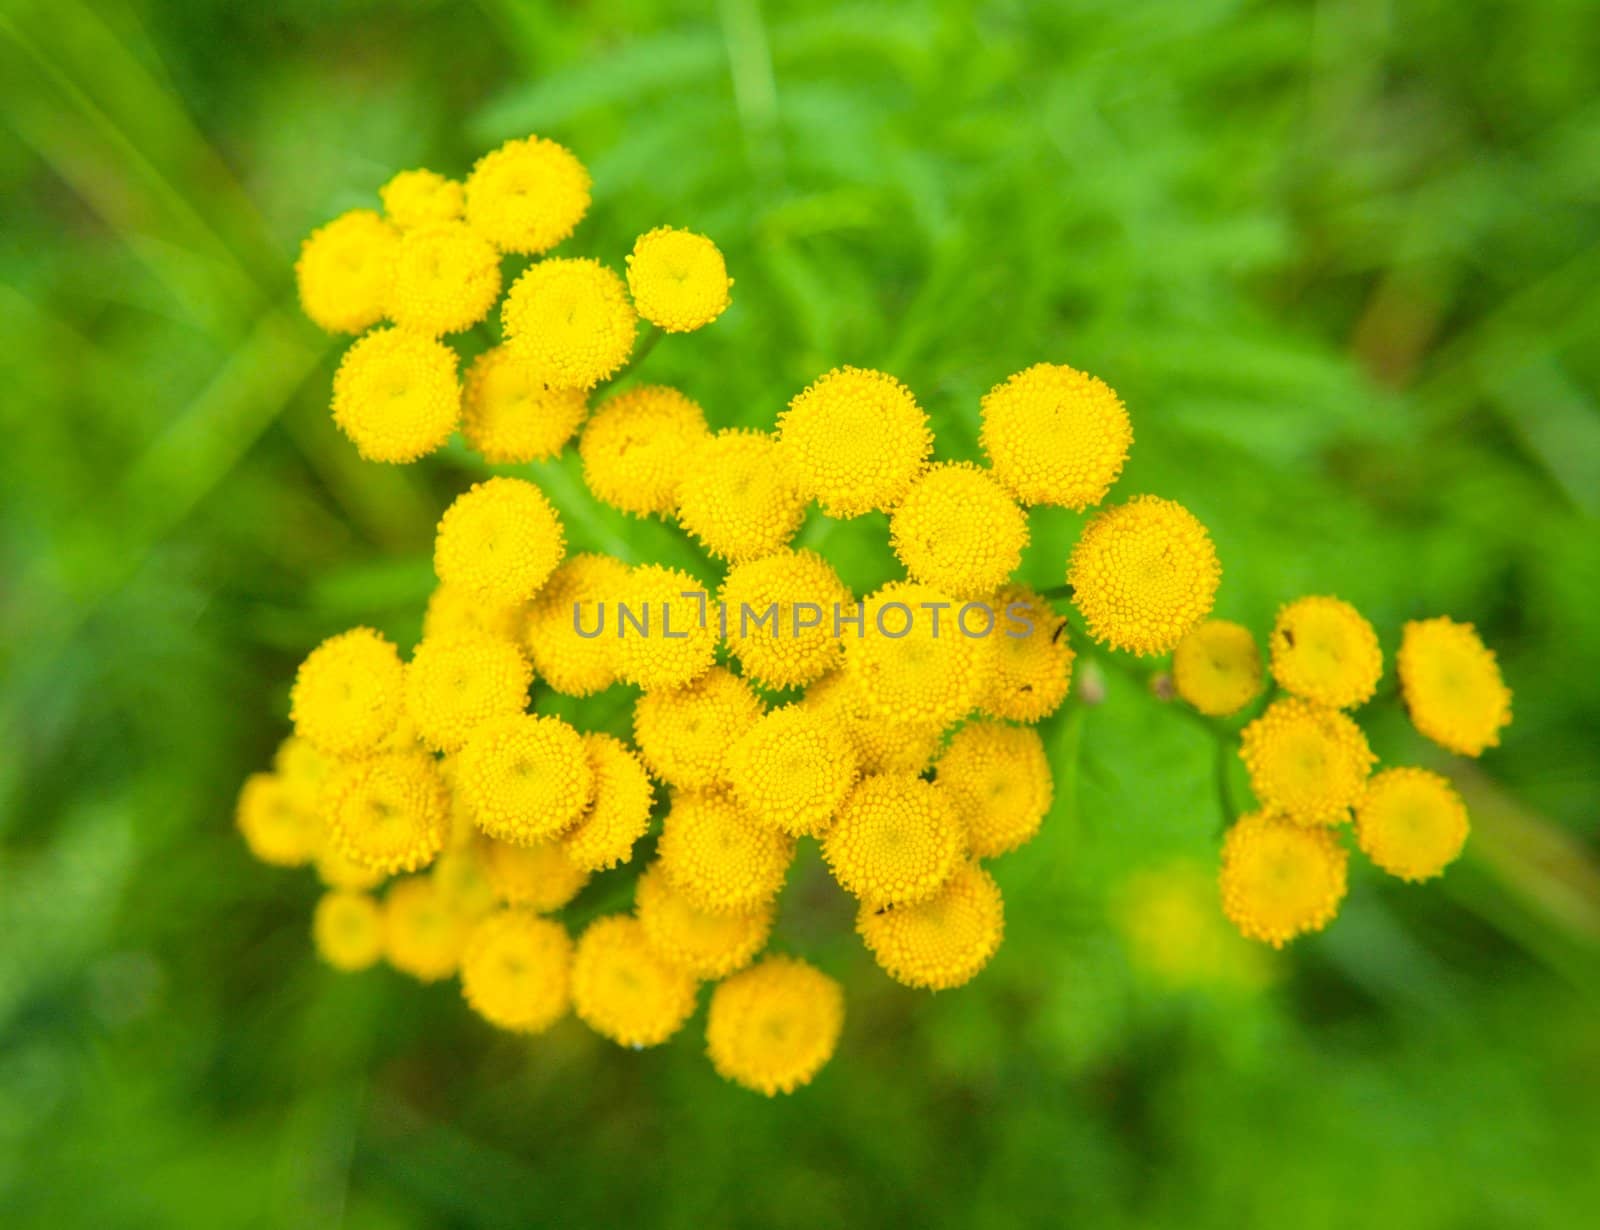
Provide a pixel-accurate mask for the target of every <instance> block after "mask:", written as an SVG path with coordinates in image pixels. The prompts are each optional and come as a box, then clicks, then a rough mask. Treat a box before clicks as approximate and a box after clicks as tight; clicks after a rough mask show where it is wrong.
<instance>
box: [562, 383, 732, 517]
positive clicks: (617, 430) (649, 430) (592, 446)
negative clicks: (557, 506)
mask: <svg viewBox="0 0 1600 1230" xmlns="http://www.w3.org/2000/svg"><path fill="white" fill-rule="evenodd" d="M709 435H710V432H709V430H708V429H707V427H706V416H705V411H703V410H702V409H700V407H699V406H698V405H696V404H695V403H694V402H692V401H690V400H689V399H688V398H687V397H685V396H684V395H683V394H682V393H680V392H678V390H677V389H669V388H667V387H666V386H664V385H659V384H647V385H643V386H641V387H639V388H633V389H629V390H628V391H627V392H625V393H617V394H614V395H613V396H611V397H608V398H607V399H606V400H605V401H603V402H601V403H600V405H599V406H598V407H597V408H596V410H595V412H594V414H593V415H592V416H591V417H590V419H589V424H588V426H587V427H585V428H584V429H583V436H582V438H580V439H579V441H578V455H579V456H580V457H582V458H583V481H584V482H585V483H586V484H587V485H588V487H589V490H590V492H591V493H592V494H593V495H594V497H595V499H597V500H599V501H601V503H604V504H609V505H611V507H612V508H615V509H619V510H620V511H622V512H625V513H632V514H633V515H634V516H636V517H646V516H649V515H651V514H652V513H656V514H659V515H661V516H663V517H665V516H668V515H670V514H672V513H674V512H676V511H677V510H678V484H679V482H680V481H682V479H683V475H684V470H685V469H686V467H687V465H688V460H689V454H690V453H692V452H693V451H694V449H695V447H696V446H697V445H699V444H700V443H701V442H702V441H704V440H705V439H707V438H708V437H709Z"/></svg>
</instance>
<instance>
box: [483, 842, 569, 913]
mask: <svg viewBox="0 0 1600 1230" xmlns="http://www.w3.org/2000/svg"><path fill="white" fill-rule="evenodd" d="M483 873H484V876H485V878H487V879H488V881H489V887H490V888H491V889H492V890H493V891H494V895H495V897H496V898H497V899H498V900H500V901H504V902H505V903H506V904H507V905H514V906H521V907H523V908H525V909H528V910H531V911H532V912H533V913H535V914H550V913H553V912H554V911H556V910H559V909H561V908H562V907H563V906H565V905H566V904H567V903H568V902H570V901H571V900H572V899H573V898H574V897H576V896H577V895H578V894H579V893H580V892H582V891H583V886H584V885H585V884H587V883H588V882H589V873H588V872H587V871H585V870H584V869H583V868H582V867H580V866H578V865H577V864H576V863H574V862H573V861H572V860H571V859H570V858H568V857H567V852H566V849H565V848H564V847H563V846H562V844H561V842H560V841H559V840H558V839H556V838H554V837H546V838H543V839H541V840H539V841H535V842H533V843H532V844H531V845H526V846H514V845H512V844H511V843H510V842H506V841H495V840H494V839H492V838H491V839H489V840H487V841H486V842H485V844H484V850H483Z"/></svg>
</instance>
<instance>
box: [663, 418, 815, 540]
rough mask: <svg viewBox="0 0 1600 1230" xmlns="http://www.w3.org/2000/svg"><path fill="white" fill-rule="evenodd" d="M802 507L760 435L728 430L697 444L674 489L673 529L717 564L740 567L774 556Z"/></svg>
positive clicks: (772, 444) (773, 447) (770, 444)
mask: <svg viewBox="0 0 1600 1230" xmlns="http://www.w3.org/2000/svg"><path fill="white" fill-rule="evenodd" d="M805 515H806V503H805V500H804V499H802V498H801V496H800V494H799V493H798V492H797V491H796V490H795V489H794V486H793V484H792V483H790V481H789V479H788V476H787V474H786V472H785V470H784V468H783V466H782V465H781V463H780V461H779V456H778V445H777V442H776V441H775V440H774V439H773V438H772V437H771V436H769V435H767V434H766V432H762V431H745V430H740V429H734V428H730V429H729V430H727V431H719V432H718V433H717V434H716V435H714V436H711V437H710V438H709V439H705V440H702V441H700V443H699V444H697V445H696V446H695V448H694V450H693V452H691V453H690V454H689V456H688V458H687V459H686V462H685V465H684V472H683V476H682V480H681V481H680V482H679V484H678V524H679V525H681V526H682V527H683V528H684V529H685V530H687V531H688V532H689V533H691V534H693V535H694V536H695V538H697V539H698V540H699V541H700V544H701V545H702V546H704V547H705V549H706V550H707V551H709V552H710V553H711V554H712V555H714V556H716V557H717V558H718V559H725V560H730V561H732V562H733V563H736V564H737V563H742V562H744V561H746V560H752V559H759V558H760V557H761V556H763V555H771V554H772V553H773V552H774V551H777V550H780V549H781V548H782V547H783V546H784V545H785V544H787V543H788V541H789V539H791V538H793V537H794V534H795V531H796V530H798V529H799V528H800V522H801V521H803V520H804V519H805Z"/></svg>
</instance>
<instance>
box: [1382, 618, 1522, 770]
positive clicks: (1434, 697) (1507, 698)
mask: <svg viewBox="0 0 1600 1230" xmlns="http://www.w3.org/2000/svg"><path fill="white" fill-rule="evenodd" d="M1395 664H1396V666H1397V667H1398V668H1399V672H1400V693H1401V695H1402V696H1403V697H1404V698H1405V703H1406V709H1407V711H1408V712H1409V713H1410V714H1411V722H1412V725H1414V726H1415V727H1416V728H1417V729H1418V730H1419V731H1421V732H1422V734H1424V735H1425V736H1427V737H1428V738H1429V739H1432V740H1433V741H1434V742H1435V743H1437V744H1438V745H1439V746H1440V747H1443V748H1448V749H1449V750H1450V751H1452V752H1456V753H1458V754H1459V755H1462V756H1478V755H1481V754H1482V752H1483V749H1484V748H1486V747H1498V746H1499V744H1500V728H1501V727H1502V726H1508V725H1510V723H1511V690H1510V689H1509V688H1507V687H1506V685H1505V683H1504V681H1502V680H1501V678H1500V666H1499V663H1497V662H1496V661H1495V657H1494V651H1493V650H1491V649H1488V648H1487V647H1485V645H1484V643H1483V641H1482V640H1480V639H1479V637H1478V633H1477V630H1476V629H1475V628H1474V627H1473V626H1472V625H1471V624H1461V623H1457V622H1456V621H1455V620H1453V619H1448V618H1445V617H1443V616H1441V617H1439V618H1437V619H1424V620H1413V621H1412V622H1410V623H1408V624H1407V625H1406V626H1405V632H1404V634H1403V636H1402V639H1401V642H1400V654H1399V656H1398V657H1397V658H1396V659H1395Z"/></svg>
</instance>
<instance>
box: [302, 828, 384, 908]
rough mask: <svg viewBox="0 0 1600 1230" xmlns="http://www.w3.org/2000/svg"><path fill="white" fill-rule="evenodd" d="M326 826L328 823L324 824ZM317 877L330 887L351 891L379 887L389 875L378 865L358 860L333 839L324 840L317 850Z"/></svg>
mask: <svg viewBox="0 0 1600 1230" xmlns="http://www.w3.org/2000/svg"><path fill="white" fill-rule="evenodd" d="M323 828H324V829H325V828H326V825H324V826H323ZM316 868H317V879H318V880H320V881H321V882H322V883H323V884H324V885H325V886H326V887H328V888H342V889H346V890H348V891H350V892H365V891H366V890H367V889H369V888H377V887H378V885H380V884H382V883H383V882H384V880H386V879H388V876H387V875H386V874H385V873H384V872H383V871H381V870H380V869H379V868H377V867H368V866H367V865H366V864H365V863H360V862H357V861H356V860H355V859H353V858H351V857H350V856H349V855H348V854H346V853H345V852H344V851H343V850H341V849H340V848H339V847H338V846H336V845H334V844H333V842H331V841H324V842H323V843H322V848H321V849H319V850H318V851H317V858H316Z"/></svg>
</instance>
